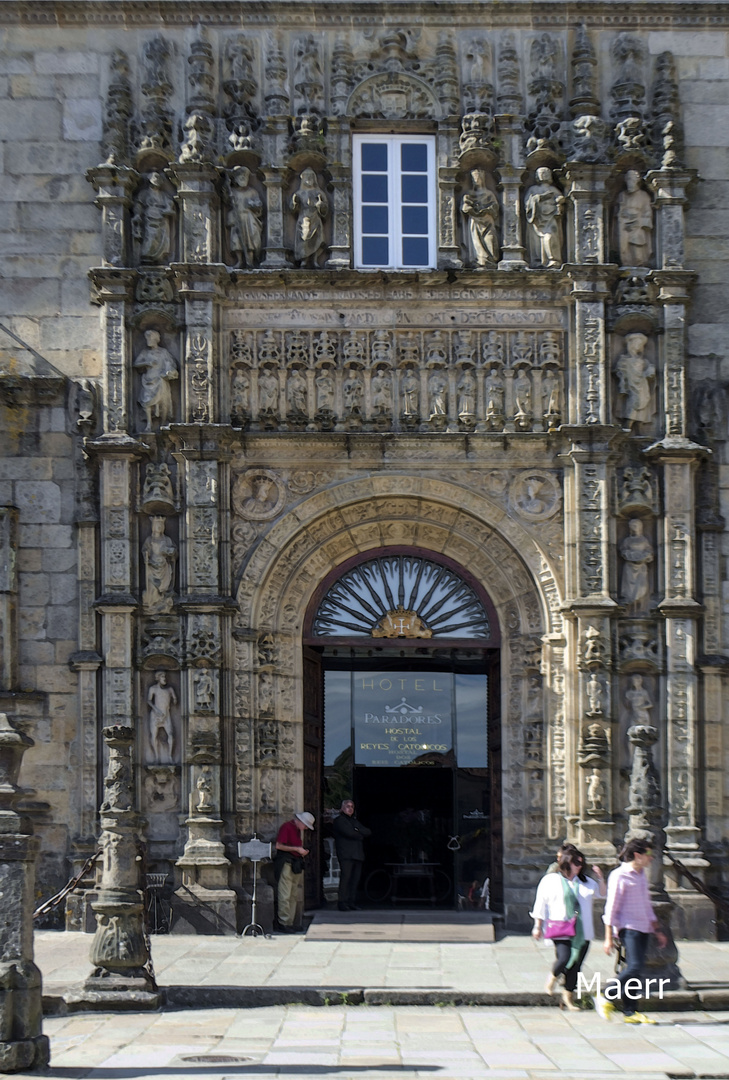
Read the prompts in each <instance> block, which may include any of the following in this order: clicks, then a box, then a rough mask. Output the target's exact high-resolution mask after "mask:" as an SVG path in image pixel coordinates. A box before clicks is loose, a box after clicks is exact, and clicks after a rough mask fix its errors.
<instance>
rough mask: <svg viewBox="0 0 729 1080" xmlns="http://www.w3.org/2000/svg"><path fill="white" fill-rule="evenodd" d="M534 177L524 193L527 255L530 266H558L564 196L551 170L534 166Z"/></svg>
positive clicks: (560, 260)
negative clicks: (535, 174)
mask: <svg viewBox="0 0 729 1080" xmlns="http://www.w3.org/2000/svg"><path fill="white" fill-rule="evenodd" d="M536 179H537V182H536V184H534V185H533V187H530V188H529V191H528V192H527V196H526V219H527V224H528V229H527V236H528V240H529V256H530V259H531V262H532V264H533V265H534V266H546V267H554V266H561V264H562V241H563V230H562V217H563V215H564V204H565V197H564V195H563V194H562V192H561V191H560V190H559V188H558V187H556V186H555V184H554V181H553V180H552V171H551V169H546V168H543V169H537V176H536Z"/></svg>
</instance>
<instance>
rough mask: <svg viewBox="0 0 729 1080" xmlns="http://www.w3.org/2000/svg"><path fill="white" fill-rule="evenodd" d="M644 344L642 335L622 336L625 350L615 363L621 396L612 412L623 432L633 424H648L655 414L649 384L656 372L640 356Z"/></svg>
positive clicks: (628, 429)
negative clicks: (619, 422)
mask: <svg viewBox="0 0 729 1080" xmlns="http://www.w3.org/2000/svg"><path fill="white" fill-rule="evenodd" d="M647 344H648V338H647V337H646V335H645V334H640V333H634V334H626V335H625V350H626V351H625V352H624V353H622V354H621V355H620V356H619V357H618V360H617V362H616V364H615V374H616V375H617V377H618V392H619V394H620V395H621V399H620V401H619V402H618V406H617V409H616V413H617V416H618V417H619V419H621V420H622V421H623V427H624V429H625V430H626V431H630V430H631V428H632V426H633V424H649V423H650V422H651V420H652V419H653V415H654V413H655V405H654V402H653V385H652V384H653V380H654V379H655V377H656V369H655V367H654V366H653V364H651V363H650V361H649V360H648V359H647V358H646V357H645V356H644V355H643V353H644V351H645V347H646V345H647Z"/></svg>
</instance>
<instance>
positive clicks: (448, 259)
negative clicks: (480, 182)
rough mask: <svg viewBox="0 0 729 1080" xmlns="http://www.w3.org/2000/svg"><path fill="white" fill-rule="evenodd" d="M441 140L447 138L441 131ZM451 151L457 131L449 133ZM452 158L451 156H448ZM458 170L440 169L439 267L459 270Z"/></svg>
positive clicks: (461, 263)
mask: <svg viewBox="0 0 729 1080" xmlns="http://www.w3.org/2000/svg"><path fill="white" fill-rule="evenodd" d="M440 134H441V138H442V139H443V141H445V136H444V134H443V133H442V131H441V133H440ZM448 136H449V140H448V141H449V143H450V145H449V149H450V146H452V145H453V144H454V143H455V142H456V131H455V130H453V131H452V133H451V131H450V130H449V131H448ZM448 156H449V157H450V154H449V155H448ZM457 175H458V169H453V168H445V167H443V168H440V169H438V188H439V191H438V206H439V212H438V266H440V267H447V268H455V269H459V268H460V267H462V266H463V259H462V258H461V245H460V243H459V239H458V203H457V202H456V177H457Z"/></svg>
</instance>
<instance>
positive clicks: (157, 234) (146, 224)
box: [132, 172, 175, 265]
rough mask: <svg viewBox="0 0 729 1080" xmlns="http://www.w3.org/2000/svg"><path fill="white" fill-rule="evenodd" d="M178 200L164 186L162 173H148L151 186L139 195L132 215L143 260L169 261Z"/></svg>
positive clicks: (140, 255) (136, 239) (157, 262)
mask: <svg viewBox="0 0 729 1080" xmlns="http://www.w3.org/2000/svg"><path fill="white" fill-rule="evenodd" d="M174 219H175V204H174V202H173V200H172V196H171V195H170V194H169V192H167V191H166V190H165V184H164V178H163V177H162V175H161V173H158V172H153V173H150V175H149V187H148V188H147V191H146V192H145V193H144V194H143V195H141V196H140V198H139V201H138V203H137V205H136V208H135V210H134V214H133V216H132V236H133V237H134V239H135V241H136V242H137V243H138V244H139V258H140V261H141V262H143V263H156V264H157V265H159V264H160V263H168V262H169V261H170V256H171V254H172V222H173V221H174Z"/></svg>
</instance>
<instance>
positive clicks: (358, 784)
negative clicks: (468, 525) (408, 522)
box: [304, 546, 502, 908]
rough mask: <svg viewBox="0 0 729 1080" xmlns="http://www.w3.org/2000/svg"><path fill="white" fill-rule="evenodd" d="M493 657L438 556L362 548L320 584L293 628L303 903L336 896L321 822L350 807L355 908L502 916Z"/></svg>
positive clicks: (482, 614) (460, 585)
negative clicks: (305, 811) (314, 829)
mask: <svg viewBox="0 0 729 1080" xmlns="http://www.w3.org/2000/svg"><path fill="white" fill-rule="evenodd" d="M499 645H500V631H499V624H498V619H497V615H496V611H495V608H494V605H493V604H492V602H491V600H490V597H489V596H488V594H487V592H486V591H485V590H484V589H483V587H482V585H481V584H480V583H479V582H478V581H477V580H476V579H475V578H473V577H472V575H470V574H469V572H468V571H467V570H465V569H464V568H463V567H462V566H460V565H459V564H457V563H455V562H454V561H453V560H451V559H449V558H448V557H447V556H445V555H443V554H442V553H435V552H432V551H428V550H426V549H422V548H417V547H404V546H403V547H398V546H390V547H387V548H380V549H372V550H370V551H366V552H362V553H360V554H358V555H356V556H354V557H352V558H350V559H349V560H347V561H346V562H344V563H342V564H341V565H340V566H338V567H336V568H335V569H334V570H332V571H331V572H330V573H329V574H328V575H327V576H326V577H325V579H324V580H323V581H322V583H321V585H320V586H319V588H318V589H317V590H316V592H315V594H314V596H313V597H312V599H311V602H310V604H309V608H308V611H307V616H306V620H305V624H304V674H305V679H304V762H305V775H304V791H305V801H306V804H307V806H311V807H312V808H314V807H316V810H315V812H316V813H317V816H318V817H319V818H320V820H321V821H322V823H323V826H324V828H323V829H322V840H323V842H322V845H321V849H320V851H319V853H318V854H319V859H317V860H316V861H314V862H312V865H311V870H310V873H309V881H308V883H307V886H308V887H307V893H308V896H307V899H308V901H309V902H310V903H317V902H319V901H320V900H321V898H322V894H327V895H331V894H332V892H333V890H334V889H335V888H336V879H337V868H336V861H335V860H334V858H333V850H332V845H331V844H330V843H327V840H326V831H327V829H326V823H327V821H330V820H331V818H332V816H333V815H334V813H335V812H336V811H337V810H338V808H339V805H340V803H341V801H342V799H343V798H345V797H350V796H351V797H353V798H354V800H355V803H356V805H357V813H358V815H359V816H360V818H361V820H362V821H364V822H365V823H366V824H367V825H368V826H369V827H370V828H371V829H372V836H371V838H370V839H369V841H368V843H367V845H366V862H365V867H364V874H363V887H362V890H361V897H360V901H361V903H362V905H363V906H377V905H378V904H383V903H384V904H388V905H390V904H402V905H405V906H413V905H417V904H421V903H422V904H425V905H439V906H442V907H451V908H453V907H459V908H466V907H471V908H477V907H479V906H482V905H483V903H484V900H485V897H486V895H487V894H488V896H489V902H490V904H491V906H492V907H495V908H499V907H500V906H501V902H502V847H501V845H502V818H501V724H500V700H501V694H500V678H499Z"/></svg>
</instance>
